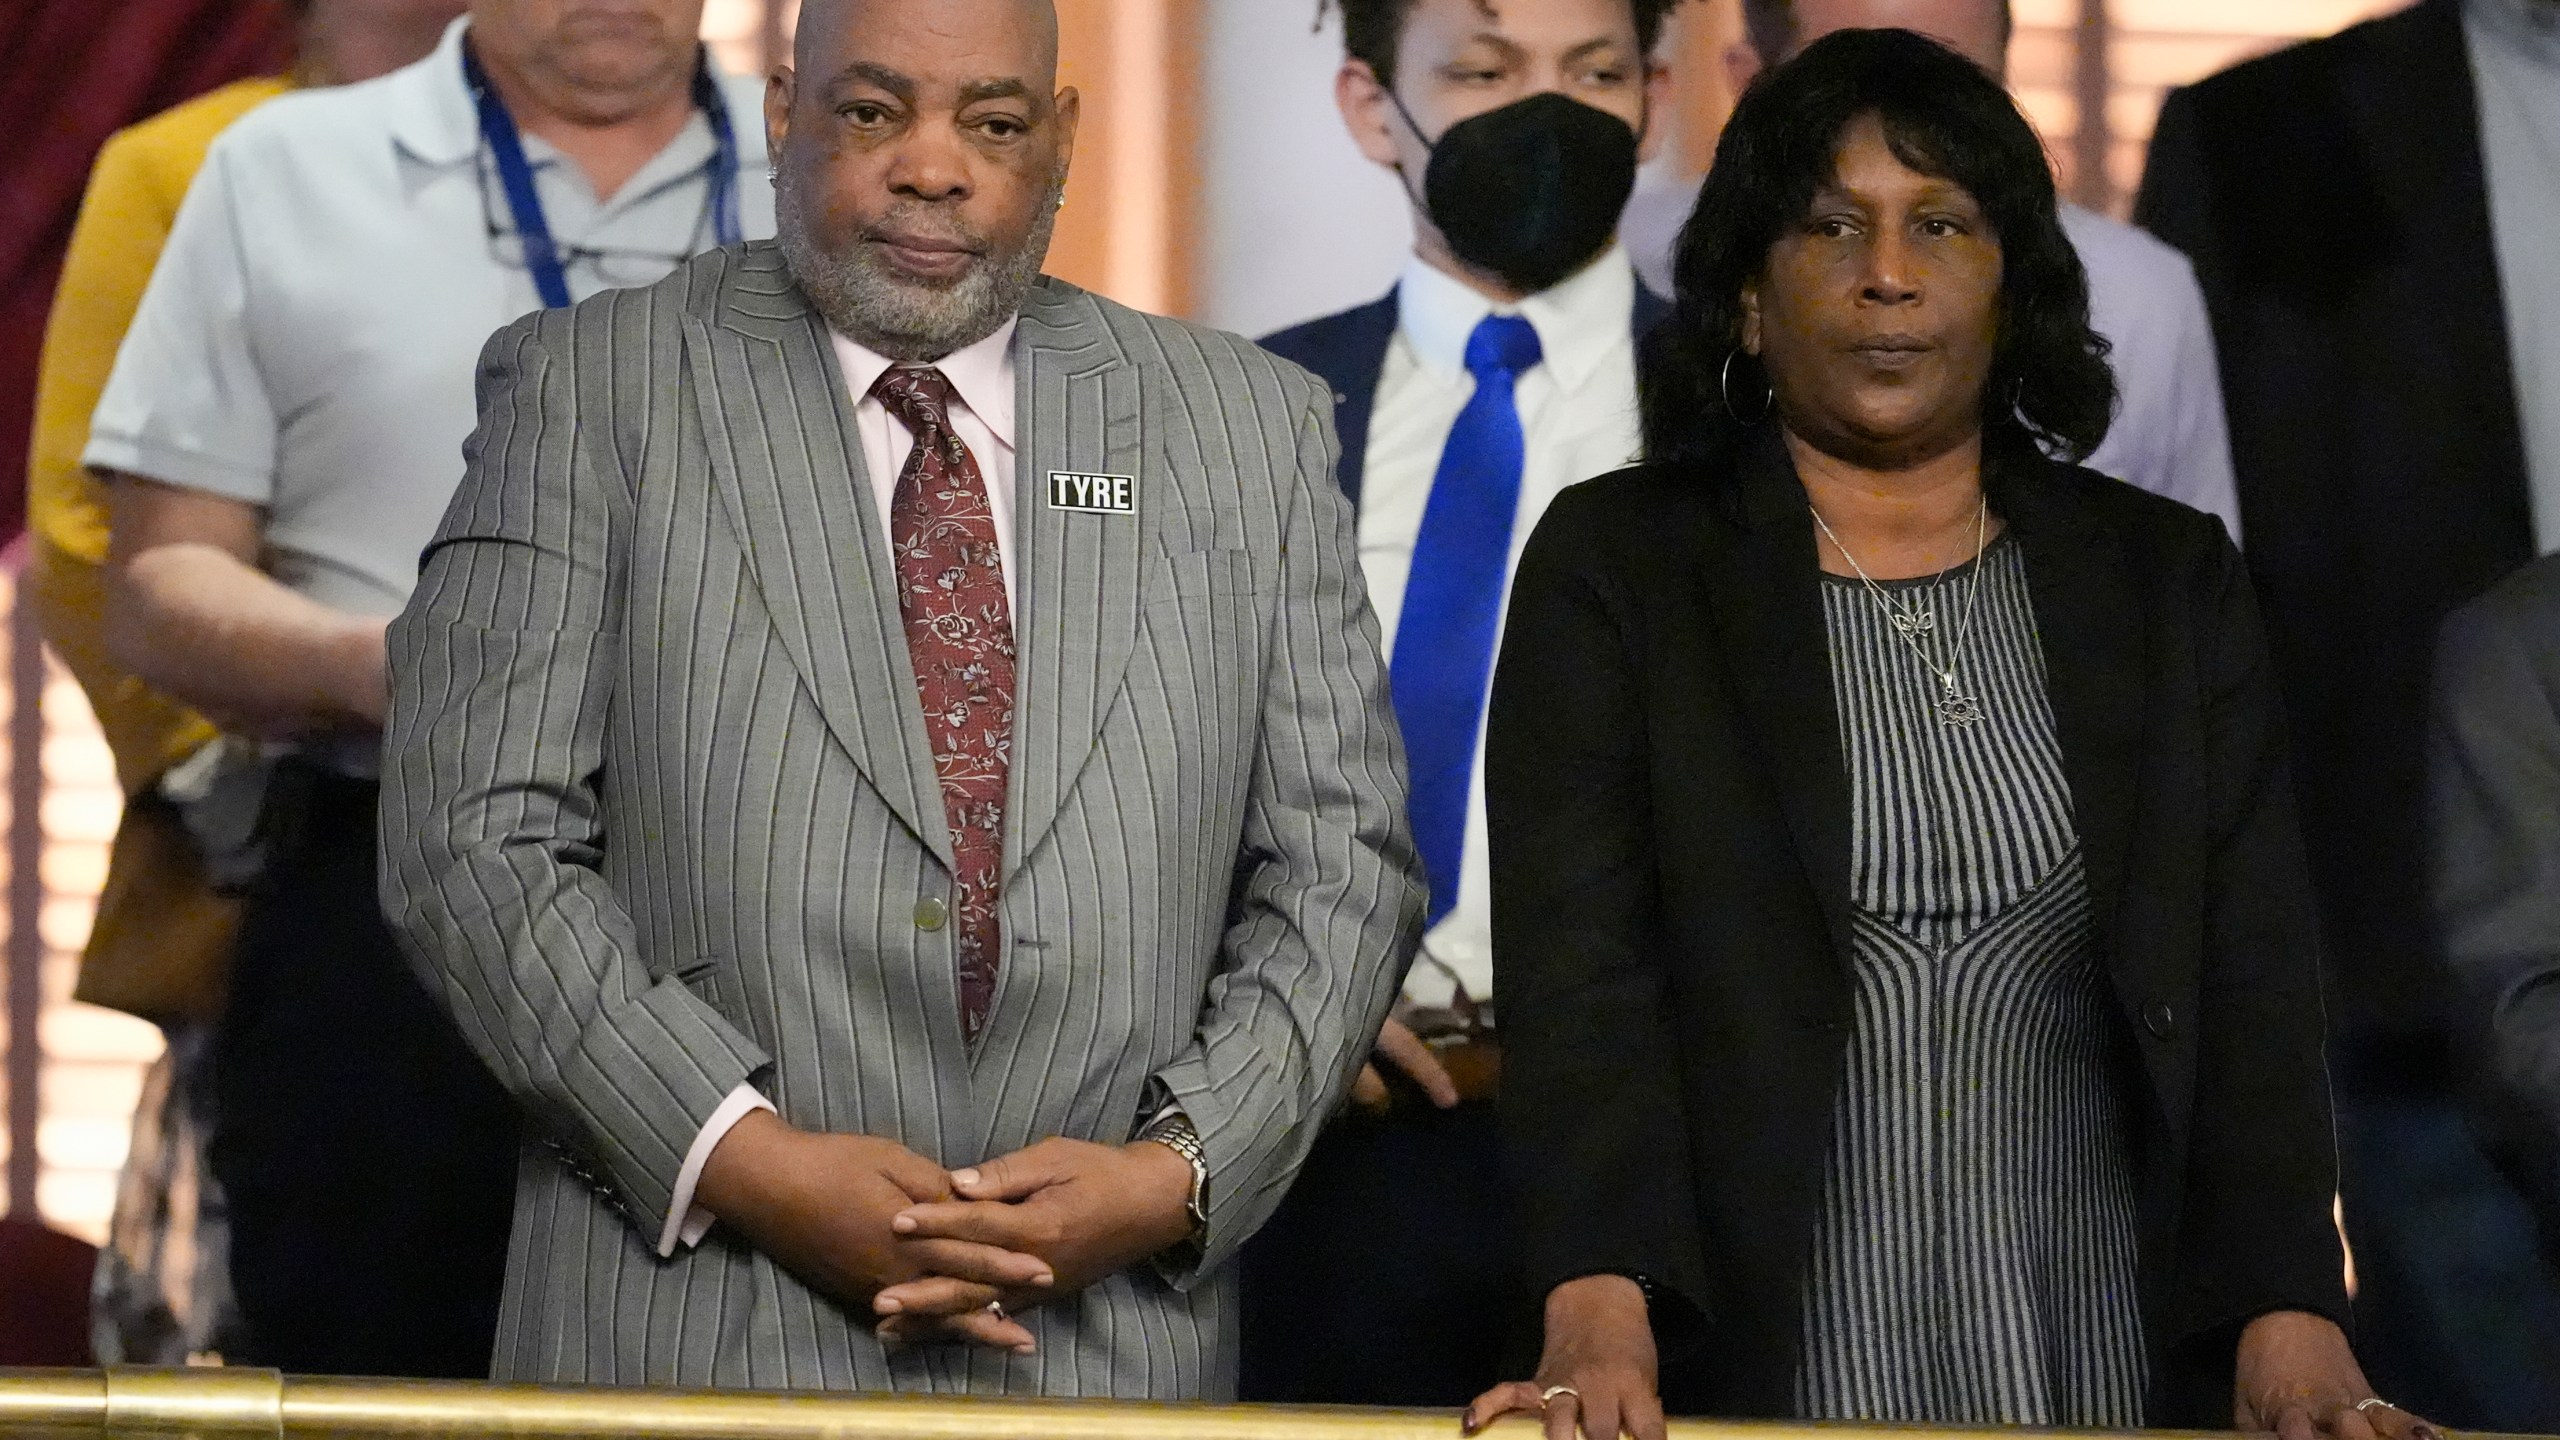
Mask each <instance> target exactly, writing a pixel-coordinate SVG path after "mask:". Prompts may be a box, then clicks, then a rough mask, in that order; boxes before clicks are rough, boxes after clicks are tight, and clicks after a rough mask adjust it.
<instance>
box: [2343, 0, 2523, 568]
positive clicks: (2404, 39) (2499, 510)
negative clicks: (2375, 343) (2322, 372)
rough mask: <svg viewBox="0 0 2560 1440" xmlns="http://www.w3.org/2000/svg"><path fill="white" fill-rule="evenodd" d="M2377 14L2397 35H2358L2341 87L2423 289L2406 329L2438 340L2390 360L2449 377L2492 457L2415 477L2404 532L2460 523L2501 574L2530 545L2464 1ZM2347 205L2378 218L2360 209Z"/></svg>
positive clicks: (2422, 378) (2420, 375) (2456, 419)
mask: <svg viewBox="0 0 2560 1440" xmlns="http://www.w3.org/2000/svg"><path fill="white" fill-rule="evenodd" d="M2381 23H2382V24H2384V25H2389V26H2392V27H2394V28H2395V30H2396V32H2397V33H2396V35H2395V39H2396V40H2397V41H2398V43H2396V44H2393V45H2390V46H2387V47H2386V46H2379V45H2376V46H2367V47H2364V49H2363V50H2361V51H2360V52H2358V55H2357V59H2356V62H2355V63H2354V65H2353V68H2352V69H2351V70H2349V71H2348V72H2347V73H2346V74H2345V75H2344V76H2343V77H2342V81H2341V84H2340V90H2341V99H2342V102H2343V103H2344V104H2345V106H2346V107H2347V109H2348V111H2349V113H2350V114H2352V115H2353V116H2354V127H2355V141H2356V147H2357V149H2358V150H2359V151H2360V152H2361V153H2362V155H2363V157H2364V163H2363V164H2362V166H2361V167H2359V168H2360V169H2361V170H2362V171H2363V173H2364V177H2365V179H2366V180H2367V182H2368V184H2369V185H2370V186H2371V188H2372V191H2373V193H2375V194H2376V195H2378V196H2379V198H2380V204H2379V206H2378V207H2376V208H2378V209H2379V211H2380V213H2381V214H2382V215H2383V216H2385V217H2388V220H2387V223H2385V224H2384V225H2382V226H2381V227H2380V228H2382V229H2383V230H2384V231H2385V233H2386V234H2388V235H2390V236H2392V237H2394V238H2395V239H2396V241H2397V243H2398V244H2399V245H2400V246H2402V247H2405V248H2404V252H2403V254H2402V255H2401V256H2400V257H2399V259H2400V263H2399V266H2398V268H2399V269H2400V271H2401V272H2402V273H2404V274H2406V275H2407V276H2408V277H2410V280H2411V281H2412V283H2413V284H2415V285H2417V286H2418V287H2420V288H2421V289H2422V292H2423V293H2422V295H2420V296H2417V297H2413V298H2414V299H2416V302H2417V305H2418V307H2419V311H2420V313H2418V314H2416V315H2412V316H2407V317H2404V318H2403V319H2402V321H2401V323H2402V324H2403V325H2404V326H2405V327H2407V329H2405V330H2404V331H2403V332H2402V333H2403V334H2408V333H2417V334H2421V335H2423V336H2425V337H2428V343H2429V346H2430V349H2431V350H2432V352H2433V353H2432V355H2431V356H2430V357H2428V361H2427V362H2425V363H2418V362H2419V357H2418V356H2417V355H2416V354H2413V353H2412V352H2409V351H2407V350H2405V349H2404V350H2402V351H2401V352H2400V353H2398V354H2396V355H2394V357H2393V361H2392V363H2393V366H2394V368H2395V369H2399V370H2400V371H2401V373H2402V374H2403V375H2404V376H2405V377H2406V380H2407V383H2409V384H2411V385H2412V386H2420V385H2425V386H2434V387H2447V386H2449V387H2450V388H2449V389H2439V390H2438V393H2440V394H2442V395H2444V397H2445V400H2446V402H2447V403H2448V404H2449V406H2450V407H2451V408H2452V410H2453V412H2454V414H2453V416H2452V418H2450V419H2449V420H2448V422H2447V423H2450V424H2455V425H2458V426H2461V427H2464V428H2467V429H2468V430H2469V431H2470V432H2471V433H2472V434H2473V435H2474V436H2475V437H2476V439H2477V444H2478V445H2479V447H2480V449H2479V450H2477V451H2474V452H2473V453H2474V454H2478V455H2480V458H2481V459H2482V460H2484V461H2485V462H2487V463H2484V464H2477V465H2467V466H2461V467H2458V468H2449V469H2447V470H2445V471H2443V472H2441V473H2436V474H2431V475H2429V476H2428V477H2427V482H2426V484H2424V485H2423V486H2415V487H2411V488H2410V490H2409V491H2408V494H2409V497H2410V499H2411V501H2412V503H2413V504H2414V505H2416V506H2417V507H2418V509H2419V511H2420V512H2422V513H2413V514H2412V517H2411V518H2412V519H2413V520H2415V521H2418V522H2420V523H2417V524H2416V525H2415V526H2414V527H2413V529H2412V530H2411V532H2410V534H2411V536H2412V537H2416V538H2418V539H2419V541H2420V543H2425V537H2428V536H2439V535H2448V527H2458V528H2459V531H2460V532H2461V535H2462V537H2463V538H2459V539H2455V538H2451V537H2450V536H2449V535H2448V538H2447V539H2445V540H2439V541H2437V542H2436V543H2437V544H2439V545H2442V546H2443V547H2444V548H2445V549H2447V550H2449V551H2451V552H2453V553H2455V554H2459V555H2464V556H2466V557H2468V556H2481V557H2487V559H2488V564H2489V566H2490V567H2491V568H2489V569H2488V573H2489V574H2491V575H2495V574H2499V573H2503V571H2504V569H2505V568H2508V567H2512V566H2514V565H2519V564H2522V563H2523V562H2524V561H2525V560H2528V559H2530V558H2532V551H2531V548H2530V545H2531V535H2532V532H2533V514H2532V497H2531V494H2530V491H2529V487H2528V486H2527V484H2526V482H2525V457H2524V428H2523V426H2524V422H2523V420H2522V419H2521V418H2520V412H2519V410H2518V407H2517V402H2516V377H2515V352H2514V350H2513V348H2512V346H2511V344H2510V339H2509V336H2508V334H2507V310H2506V303H2505V301H2504V300H2503V299H2502V298H2501V292H2500V289H2499V287H2498V286H2497V285H2495V284H2483V283H2481V281H2482V277H2484V276H2492V277H2494V276H2495V275H2497V274H2498V252H2497V238H2496V234H2495V232H2494V229H2493V227H2492V222H2491V219H2490V215H2489V182H2488V167H2487V163H2486V161H2485V160H2484V159H2483V158H2482V155H2481V149H2480V145H2481V139H2480V113H2479V101H2478V96H2479V88H2478V80H2477V77H2475V76H2474V75H2473V74H2472V73H2471V56H2470V52H2469V49H2468V47H2467V45H2466V43H2465V41H2464V38H2463V29H2462V7H2461V6H2460V4H2459V3H2458V0H2427V3H2425V4H2422V5H2419V6H2418V7H2416V8H2415V9H2412V10H2410V11H2408V12H2407V13H2406V14H2403V15H2400V16H2396V17H2394V18H2393V19H2391V20H2388V21H2384V22H2381ZM2351 218H2352V222H2353V223H2355V224H2359V225H2370V224H2372V223H2373V222H2372V221H2370V220H2369V219H2368V218H2367V216H2366V215H2365V214H2358V215H2355V216H2353V217H2351ZM2394 338H2397V337H2394ZM2386 343H2388V342H2386ZM2483 452H2485V453H2483ZM2466 490H2467V491H2469V492H2470V493H2469V494H2467V495H2464V494H2460V493H2457V492H2459V491H2466ZM2473 563H2475V564H2476V563H2480V562H2476V561H2475V562H2473ZM2484 583H2485V582H2484Z"/></svg>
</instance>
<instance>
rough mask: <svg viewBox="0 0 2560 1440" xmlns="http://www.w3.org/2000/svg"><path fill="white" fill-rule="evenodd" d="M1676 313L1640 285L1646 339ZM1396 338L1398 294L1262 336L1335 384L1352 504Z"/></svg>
mask: <svg viewBox="0 0 2560 1440" xmlns="http://www.w3.org/2000/svg"><path fill="white" fill-rule="evenodd" d="M1670 313H1671V302H1670V301H1668V300H1665V299H1663V298H1662V297H1661V296H1659V295H1656V294H1654V293H1653V292H1652V291H1650V290H1647V289H1646V288H1644V286H1643V285H1641V284H1639V285H1637V286H1636V309H1635V314H1634V316H1633V317H1632V320H1633V323H1634V326H1635V334H1636V337H1637V338H1638V339H1642V338H1643V337H1644V334H1645V332H1646V331H1648V330H1651V329H1652V328H1653V327H1654V324H1655V322H1657V321H1659V320H1661V319H1662V317H1664V316H1666V315H1668V314H1670ZM1395 338H1396V292H1395V291H1393V290H1390V291H1388V292H1387V293H1386V296H1385V298H1384V299H1379V300H1372V301H1370V302H1369V303H1368V304H1366V305H1362V306H1359V307H1357V308H1355V309H1350V310H1344V311H1341V312H1339V313H1337V314H1332V315H1327V316H1324V317H1322V318H1321V319H1316V320H1309V321H1307V322H1305V323H1304V324H1299V325H1292V326H1290V327H1289V328H1288V329H1286V330H1282V331H1279V332H1277V333H1274V334H1271V335H1266V336H1264V337H1263V338H1262V348H1264V349H1266V350H1268V351H1270V352H1271V353H1272V354H1274V355H1277V356H1279V357H1280V358H1281V359H1283V360H1294V361H1296V362H1297V363H1298V364H1301V365H1304V366H1306V367H1307V368H1308V369H1310V370H1313V371H1314V372H1316V374H1317V376H1318V377H1320V378H1321V379H1322V380H1323V381H1324V382H1325V383H1326V384H1328V385H1330V386H1332V387H1333V429H1334V433H1335V434H1336V435H1338V436H1340V437H1341V439H1342V459H1341V460H1340V462H1338V463H1337V464H1336V465H1335V466H1334V478H1335V479H1337V480H1339V481H1341V482H1342V493H1344V494H1345V495H1348V496H1350V497H1351V503H1352V504H1354V505H1358V504H1359V503H1360V481H1361V478H1362V475H1363V474H1364V472H1365V471H1366V469H1367V465H1368V460H1369V417H1370V415H1371V414H1372V413H1373V412H1374V411H1375V410H1376V409H1377V404H1378V377H1379V376H1380V375H1381V374H1383V373H1384V372H1385V370H1386V368H1387V347H1388V346H1389V345H1391V344H1393V343H1394V342H1395Z"/></svg>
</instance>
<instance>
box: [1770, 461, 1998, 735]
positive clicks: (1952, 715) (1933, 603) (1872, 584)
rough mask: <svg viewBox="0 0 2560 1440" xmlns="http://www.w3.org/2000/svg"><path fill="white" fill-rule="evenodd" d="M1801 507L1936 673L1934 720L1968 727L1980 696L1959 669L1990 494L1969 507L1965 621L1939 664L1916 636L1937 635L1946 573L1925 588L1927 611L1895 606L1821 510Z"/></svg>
mask: <svg viewBox="0 0 2560 1440" xmlns="http://www.w3.org/2000/svg"><path fill="white" fill-rule="evenodd" d="M1805 508H1806V509H1807V510H1811V511H1813V523H1814V524H1816V525H1819V526H1821V527H1822V533H1823V536H1824V538H1826V539H1828V540H1830V542H1831V548H1832V549H1834V550H1837V551H1839V552H1840V558H1841V559H1843V560H1846V561H1848V562H1849V568H1850V569H1851V570H1852V571H1854V572H1856V574H1857V577H1858V582H1859V583H1860V584H1862V585H1864V586H1865V587H1866V590H1867V594H1868V596H1869V597H1870V598H1872V599H1873V600H1874V601H1875V603H1876V608H1878V609H1880V610H1882V611H1883V612H1884V618H1885V628H1886V629H1889V630H1891V631H1892V632H1893V633H1895V634H1896V635H1899V636H1901V637H1902V643H1904V644H1905V645H1908V646H1910V647H1911V653H1912V654H1913V655H1915V656H1917V657H1918V658H1919V661H1920V665H1921V668H1922V669H1925V670H1927V671H1928V672H1929V673H1930V674H1931V675H1933V676H1935V677H1937V681H1938V688H1939V690H1940V692H1941V693H1940V694H1939V697H1938V700H1937V706H1936V708H1937V711H1938V719H1939V720H1940V721H1942V722H1943V723H1945V724H1948V725H1970V724H1972V723H1973V722H1975V721H1976V720H1979V719H1981V718H1982V702H1981V700H1980V699H1979V698H1977V697H1975V696H1972V695H1968V694H1966V693H1964V689H1963V684H1962V681H1961V679H1960V675H1959V672H1960V671H1961V670H1962V668H1963V666H1964V657H1965V652H1966V651H1967V649H1969V648H1970V647H1971V645H1972V643H1973V616H1974V611H1975V610H1976V608H1977V607H1978V605H1979V602H1980V601H1981V599H1982V554H1983V551H1984V550H1985V549H1986V548H1987V546H1988V541H1989V536H1990V528H1991V501H1990V498H1989V497H1988V496H1986V497H1984V498H1983V500H1982V501H1981V503H1980V504H1978V505H1977V506H1975V508H1974V512H1973V575H1972V577H1971V579H1970V580H1969V581H1968V582H1967V584H1966V586H1965V602H1964V624H1963V625H1962V626H1960V627H1959V628H1958V629H1957V631H1956V636H1955V640H1954V643H1953V644H1952V645H1951V646H1950V647H1949V648H1948V650H1947V651H1946V656H1947V659H1946V663H1945V664H1943V665H1941V664H1939V663H1938V662H1937V661H1936V660H1935V659H1933V658H1932V657H1931V656H1930V654H1929V651H1928V650H1927V648H1926V647H1924V646H1922V645H1921V643H1920V637H1921V636H1922V635H1924V634H1926V635H1935V634H1936V633H1937V629H1938V615H1937V600H1938V591H1939V590H1940V589H1941V588H1942V587H1943V586H1945V584H1946V582H1947V576H1946V572H1945V571H1940V572H1939V573H1938V576H1937V579H1936V580H1934V581H1932V582H1931V584H1930V586H1929V608H1928V609H1925V610H1922V609H1918V608H1915V607H1909V606H1903V605H1899V604H1896V603H1895V602H1894V599H1893V597H1892V595H1891V593H1890V592H1888V591H1887V590H1886V589H1885V588H1884V587H1883V586H1882V585H1879V584H1877V583H1876V580H1875V577H1874V576H1872V575H1869V574H1868V573H1867V567H1865V566H1864V565H1861V564H1859V563H1858V557H1857V556H1855V555H1852V554H1850V553H1849V547H1848V546H1846V545H1843V544H1841V543H1840V536H1839V535H1838V533H1837V532H1835V531H1833V530H1832V528H1831V522H1830V521H1828V520H1825V519H1823V518H1822V511H1821V510H1819V509H1816V508H1815V507H1814V505H1813V504H1812V503H1811V502H1810V501H1808V502H1807V503H1806V505H1805Z"/></svg>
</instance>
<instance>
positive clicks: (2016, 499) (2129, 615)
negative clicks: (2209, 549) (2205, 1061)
mask: <svg viewBox="0 0 2560 1440" xmlns="http://www.w3.org/2000/svg"><path fill="white" fill-rule="evenodd" d="M2018 463H2019V466H2020V471H2021V472H2022V473H2019V475H2018V479H2019V480H2020V481H2023V482H2024V483H2012V482H2011V481H2010V480H2009V479H2008V473H2009V472H2007V471H2006V470H2004V469H2003V468H2001V467H1996V466H1995V467H1994V469H1993V474H1992V478H1991V504H1992V507H1993V508H1994V509H1995V510H1996V511H1997V512H1998V513H1999V515H2000V517H2001V519H2002V520H2004V521H2005V522H2007V524H2008V526H2009V529H2010V532H2011V533H2012V534H2014V535H2015V536H2016V537H2017V541H2018V546H2019V549H2020V552H2021V553H2022V554H2023V555H2024V557H2025V559H2026V567H2027V593H2028V595H2029V597H2030V598H2031V599H2032V600H2033V601H2034V604H2035V618H2036V630H2037V633H2038V638H2039V641H2040V644H2041V647H2042V649H2043V652H2044V664H2045V690H2046V695H2047V697H2048V699H2049V701H2050V703H2051V704H2052V706H2053V723H2054V731H2055V736H2056V738H2057V740H2058V741H2059V742H2060V744H2061V746H2062V769H2063V776H2064V778H2065V779H2066V780H2067V781H2069V783H2070V786H2071V808H2072V820H2073V824H2074V826H2075V827H2076V828H2077V829H2078V831H2079V834H2080V844H2081V851H2082V855H2083V858H2084V862H2085V864H2086V867H2087V873H2088V878H2089V899H2090V904H2091V906H2092V909H2093V912H2094V916H2095V923H2096V928H2097V931H2098V933H2100V934H2102V935H2103V934H2105V933H2107V931H2108V929H2109V928H2110V927H2111V926H2112V925H2113V923H2114V920H2115V915H2116V909H2117V905H2118V902H2119V901H2120V900H2121V899H2122V898H2123V891H2124V881H2125V873H2126V864H2127V852H2128V849H2129V847H2130V845H2131V842H2132V836H2133V823H2134V814H2135V807H2136V803H2137V797H2138V794H2139V791H2138V786H2139V784H2140V782H2141V767H2142V722H2143V709H2144V683H2143V676H2144V674H2145V673H2146V671H2147V668H2148V667H2147V665H2146V663H2145V657H2144V651H2145V647H2146V643H2147V642H2146V639H2145V635H2144V627H2145V621H2144V615H2143V604H2142V587H2141V586H2140V585H2139V584H2137V583H2136V578H2135V576H2134V574H2133V569H2132V566H2131V564H2130V563H2129V561H2128V560H2127V558H2126V556H2125V554H2124V551H2123V548H2122V546H2121V545H2120V544H2119V543H2118V542H2117V540H2116V539H2115V537H2114V536H2113V535H2111V534H2109V533H2107V532H2106V531H2105V530H2103V529H2101V528H2099V527H2098V525H2097V524H2096V522H2095V521H2094V520H2093V519H2092V518H2091V517H2090V516H2088V515H2087V514H2086V513H2085V512H2083V511H2082V510H2080V509H2079V508H2077V507H2074V506H2071V505H2069V504H2066V503H2062V499H2061V497H2060V496H2059V495H2057V494H2056V493H2055V492H2056V488H2057V486H2058V485H2059V484H2060V483H2062V481H2061V477H2059V476H2055V475H2052V474H2050V473H2048V472H2049V471H2050V469H2051V468H2052V467H2051V462H2049V461H2046V460H2043V459H2041V458H2034V459H2030V460H2027V461H2024V462H2018Z"/></svg>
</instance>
